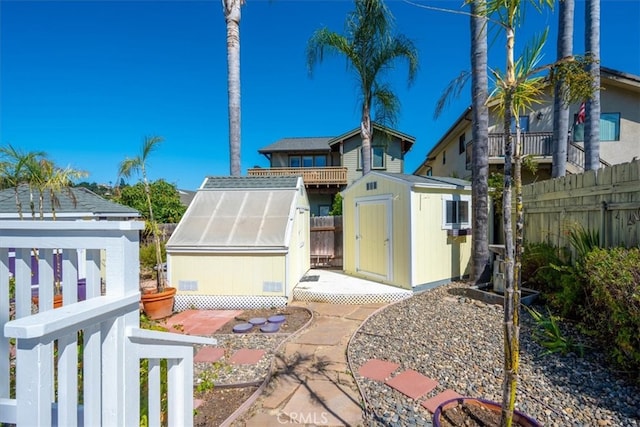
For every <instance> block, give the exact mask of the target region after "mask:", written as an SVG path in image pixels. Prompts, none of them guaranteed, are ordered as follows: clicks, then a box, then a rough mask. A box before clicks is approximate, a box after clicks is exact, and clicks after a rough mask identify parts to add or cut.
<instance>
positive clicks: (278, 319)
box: [268, 314, 287, 323]
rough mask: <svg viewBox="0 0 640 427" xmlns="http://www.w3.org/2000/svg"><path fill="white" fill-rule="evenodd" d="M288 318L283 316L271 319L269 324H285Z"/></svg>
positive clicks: (278, 315) (279, 315)
mask: <svg viewBox="0 0 640 427" xmlns="http://www.w3.org/2000/svg"><path fill="white" fill-rule="evenodd" d="M286 319H287V318H286V317H285V316H283V315H282V314H277V315H275V316H271V317H269V319H268V320H269V323H283V322H284V321H285V320H286Z"/></svg>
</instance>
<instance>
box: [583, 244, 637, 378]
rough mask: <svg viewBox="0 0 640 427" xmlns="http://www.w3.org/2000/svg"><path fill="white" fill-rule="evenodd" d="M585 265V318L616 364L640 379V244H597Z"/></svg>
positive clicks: (585, 260)
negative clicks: (630, 246) (630, 247)
mask: <svg viewBox="0 0 640 427" xmlns="http://www.w3.org/2000/svg"><path fill="white" fill-rule="evenodd" d="M584 269H585V273H586V274H585V283H586V284H585V287H586V294H587V295H586V298H585V304H584V307H583V309H582V314H583V316H584V322H585V323H586V325H587V327H589V328H590V329H591V330H592V331H594V332H595V334H596V336H597V337H598V339H599V340H600V341H601V342H602V347H603V348H606V349H607V352H608V354H609V356H610V358H611V360H612V361H613V362H614V364H615V365H616V366H617V367H618V368H620V369H622V370H623V371H625V372H627V373H629V374H630V375H631V376H635V380H636V381H637V382H638V383H640V248H633V249H624V248H611V249H599V248H596V249H594V250H592V251H591V252H589V253H588V254H587V255H586V256H585V259H584Z"/></svg>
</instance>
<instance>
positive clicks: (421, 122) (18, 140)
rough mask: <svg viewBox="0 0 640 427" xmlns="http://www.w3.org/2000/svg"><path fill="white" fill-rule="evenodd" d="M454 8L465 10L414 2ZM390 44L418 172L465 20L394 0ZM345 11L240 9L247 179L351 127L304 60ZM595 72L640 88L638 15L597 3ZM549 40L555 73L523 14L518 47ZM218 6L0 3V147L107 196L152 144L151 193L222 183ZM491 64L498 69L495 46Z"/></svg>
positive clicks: (538, 19) (349, 103)
mask: <svg viewBox="0 0 640 427" xmlns="http://www.w3.org/2000/svg"><path fill="white" fill-rule="evenodd" d="M415 2H417V3H422V4H429V5H434V6H437V7H447V8H451V9H461V8H462V1H458V0H450V1H432V0H428V1H427V0H415ZM388 5H389V7H390V9H391V11H392V12H393V14H394V16H395V19H396V25H397V29H398V31H400V32H402V33H403V34H405V35H407V36H408V37H409V38H411V39H413V40H414V42H415V43H416V45H417V47H418V49H419V53H420V71H419V74H418V78H417V80H416V82H415V83H414V85H413V86H411V87H407V84H406V75H407V71H406V68H405V67H404V66H403V65H399V66H398V67H397V68H396V69H394V70H392V72H390V73H389V75H388V78H389V81H390V82H391V83H392V85H393V87H394V89H395V90H396V93H397V94H398V96H399V98H400V101H401V105H402V107H401V111H400V115H399V117H398V121H397V123H396V128H397V129H398V130H400V131H401V132H404V133H407V134H409V135H412V136H414V137H416V143H415V145H414V146H413V148H412V150H411V151H410V152H409V153H408V155H407V158H406V167H405V172H407V173H412V172H413V170H415V168H416V167H417V166H418V165H419V163H420V162H421V161H422V160H423V159H424V158H425V156H426V154H427V152H428V151H429V149H430V148H431V147H432V146H433V145H434V144H435V142H437V140H438V139H439V138H440V137H441V136H442V134H443V133H444V132H445V131H446V130H447V129H448V128H449V126H450V125H451V124H452V122H453V120H455V119H456V118H457V117H458V116H459V115H460V113H461V112H462V110H463V109H464V108H465V107H466V106H467V105H468V104H469V99H470V97H469V88H467V89H466V90H465V91H464V93H463V94H462V95H461V97H460V98H459V99H458V100H454V101H453V102H452V103H451V104H450V106H449V107H448V108H447V110H446V111H445V112H444V114H442V115H441V116H440V117H439V118H438V119H437V120H436V119H434V118H433V112H434V107H435V104H436V101H437V99H438V98H439V96H440V94H441V93H442V92H443V90H444V88H445V87H446V85H447V84H448V83H449V82H450V81H451V80H452V79H453V78H455V77H456V76H457V75H458V74H459V73H460V72H461V71H463V70H468V69H469V67H470V65H469V61H470V60H469V40H468V39H469V36H468V33H469V19H468V17H466V16H462V15H454V14H445V13H442V12H435V11H429V10H425V9H420V8H417V7H415V6H412V5H409V4H407V3H406V2H403V1H401V0H393V1H389V2H388ZM584 6H585V2H584V0H577V1H576V19H575V41H574V51H575V52H576V53H581V52H583V51H584V24H583V23H584ZM352 9H353V2H352V1H345V0H327V1H310V0H298V1H291V0H272V1H268V0H247V1H246V4H245V6H243V8H242V21H241V29H240V34H241V35H240V38H241V78H242V148H241V149H242V171H243V174H245V173H246V169H247V168H250V167H253V166H254V165H260V166H263V167H266V166H268V162H267V159H266V158H264V157H263V156H261V155H259V154H258V152H257V150H258V149H259V148H261V147H263V146H266V145H268V144H271V143H273V142H275V141H276V140H278V139H280V138H283V137H293V136H336V135H339V134H342V133H344V132H347V131H349V130H351V129H353V128H356V127H357V126H359V120H360V117H359V115H360V112H359V107H358V102H357V94H358V92H357V87H356V82H355V79H354V77H353V75H352V74H351V73H350V72H349V71H348V70H347V69H346V66H345V61H344V59H343V58H341V57H329V58H325V60H324V62H323V63H321V64H320V65H319V66H318V67H316V68H315V72H314V75H313V78H310V77H309V75H308V73H307V68H306V62H305V61H306V58H305V48H306V44H307V40H308V39H309V37H310V36H311V34H312V33H313V31H314V30H316V29H318V28H320V27H322V26H327V27H329V28H330V29H332V30H334V31H338V32H342V30H343V27H344V19H345V16H346V14H347V13H348V12H349V11H350V10H352ZM601 19H602V27H601V42H602V44H601V57H602V65H603V66H606V67H609V68H614V69H618V70H621V71H625V72H628V73H632V74H637V75H640V33H639V32H638V31H637V27H638V22H640V1H638V0H601ZM544 26H550V34H549V41H548V42H547V48H546V54H545V58H544V62H551V61H553V59H554V58H555V37H556V27H557V18H556V17H555V15H554V14H553V13H551V12H545V13H544V14H542V15H539V14H537V13H536V12H534V11H528V12H527V14H526V17H525V26H524V28H523V29H521V30H520V31H519V32H518V38H517V45H518V46H519V47H522V46H524V44H525V42H526V41H527V40H529V39H530V38H531V36H532V35H533V34H534V33H536V32H539V31H541V30H542V29H543V28H544ZM225 31H226V30H225V22H224V18H223V13H222V7H221V1H220V0H211V1H188V0H187V1H180V2H174V1H138V2H135V1H99V0H98V1H95V0H94V1H66V2H58V1H52V0H47V1H22V0H13V1H12V0H2V1H1V2H0V144H3V145H4V144H12V145H14V146H15V147H18V148H20V149H22V150H28V151H30V150H43V151H46V152H47V153H48V154H49V156H50V157H51V158H52V159H53V160H55V161H56V162H57V163H58V164H60V165H62V166H66V165H70V166H72V167H74V168H77V169H83V170H86V171H88V172H89V173H90V175H89V177H88V178H87V180H89V181H96V182H99V183H109V182H115V180H116V177H117V167H118V163H119V162H120V161H121V160H122V159H124V158H125V157H126V156H133V155H136V154H137V152H138V150H139V147H140V143H141V141H142V139H143V137H144V136H146V135H160V136H163V137H164V138H165V142H164V143H163V144H162V146H161V147H160V149H159V151H157V152H156V153H154V154H153V157H152V158H151V159H150V163H149V168H150V170H149V174H150V177H151V178H152V179H156V178H165V179H167V180H168V181H170V182H172V183H175V184H176V185H178V187H180V188H184V189H196V188H197V187H199V185H200V184H201V182H202V181H203V179H204V178H205V177H206V176H209V175H227V174H229V151H228V136H227V135H228V121H227V80H226V38H225V37H226V33H225ZM490 42H491V46H490V65H492V66H493V67H497V68H504V65H503V64H504V60H503V56H502V53H503V50H504V49H503V45H504V41H503V39H502V38H501V37H500V36H498V37H496V38H492V39H491V40H490Z"/></svg>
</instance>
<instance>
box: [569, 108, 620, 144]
mask: <svg viewBox="0 0 640 427" xmlns="http://www.w3.org/2000/svg"><path fill="white" fill-rule="evenodd" d="M573 123H574V125H573V132H572V135H573V140H574V141H580V142H581V141H584V123H578V115H577V114H576V115H574V117H573ZM600 141H620V113H600Z"/></svg>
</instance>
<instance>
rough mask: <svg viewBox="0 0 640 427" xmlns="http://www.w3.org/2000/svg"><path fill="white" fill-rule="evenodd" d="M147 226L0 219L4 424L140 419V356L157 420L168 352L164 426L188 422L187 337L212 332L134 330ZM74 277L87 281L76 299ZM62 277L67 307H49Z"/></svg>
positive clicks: (0, 405) (0, 406) (190, 340)
mask: <svg viewBox="0 0 640 427" xmlns="http://www.w3.org/2000/svg"><path fill="white" fill-rule="evenodd" d="M143 227H144V224H143V223H142V222H133V221H126V222H125V221H123V222H120V221H57V222H55V221H0V326H2V334H1V335H0V424H2V423H7V424H16V425H18V426H52V425H58V426H70V425H79V426H81V425H84V426H100V425H105V426H115V425H121V426H130V425H139V423H140V399H141V396H140V390H141V388H140V360H142V359H146V360H148V361H149V387H148V390H149V391H148V401H149V405H148V422H149V425H160V418H161V415H160V414H161V410H160V391H161V385H160V374H159V371H160V369H159V365H160V361H161V360H163V359H166V360H167V365H168V369H169V375H168V376H167V387H168V396H169V398H168V399H169V400H168V413H167V414H166V415H167V419H168V422H169V425H186V426H189V425H193V344H194V343H197V344H215V340H213V339H208V338H204V337H192V336H184V335H180V334H171V333H160V332H156V331H148V330H142V329H139V318H140V317H139V298H140V294H139V284H138V283H139V278H138V273H139V263H138V250H139V249H138V236H139V232H140V230H141V229H142V228H143ZM56 255H57V256H56ZM34 256H35V259H36V261H35V262H36V264H37V267H38V274H37V282H38V283H37V285H38V304H39V307H38V313H36V314H32V289H33V288H32V285H33V283H32V277H34V272H33V271H32V270H33V267H32V266H33V264H32V262H33V259H34ZM58 264H61V267H60V266H59V265H58ZM60 271H61V277H60V276H57V273H56V272H60ZM10 276H13V278H12V279H11V280H10ZM79 277H81V278H83V279H85V280H83V284H84V283H85V282H86V299H85V300H84V301H80V302H78V293H77V291H78V289H77V288H78V278H79ZM60 279H61V280H60ZM103 279H104V283H103ZM14 280H15V282H14ZM56 282H58V283H56ZM14 283H15V287H13V286H10V284H14ZM58 284H60V285H61V286H62V302H63V305H62V307H60V308H57V309H54V308H53V307H54V287H55V286H56V285H58ZM14 349H15V350H14ZM80 350H82V351H80ZM79 379H81V381H82V382H81V383H80V382H79ZM14 381H15V383H14V384H15V388H14V387H12V383H13V382H14Z"/></svg>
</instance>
